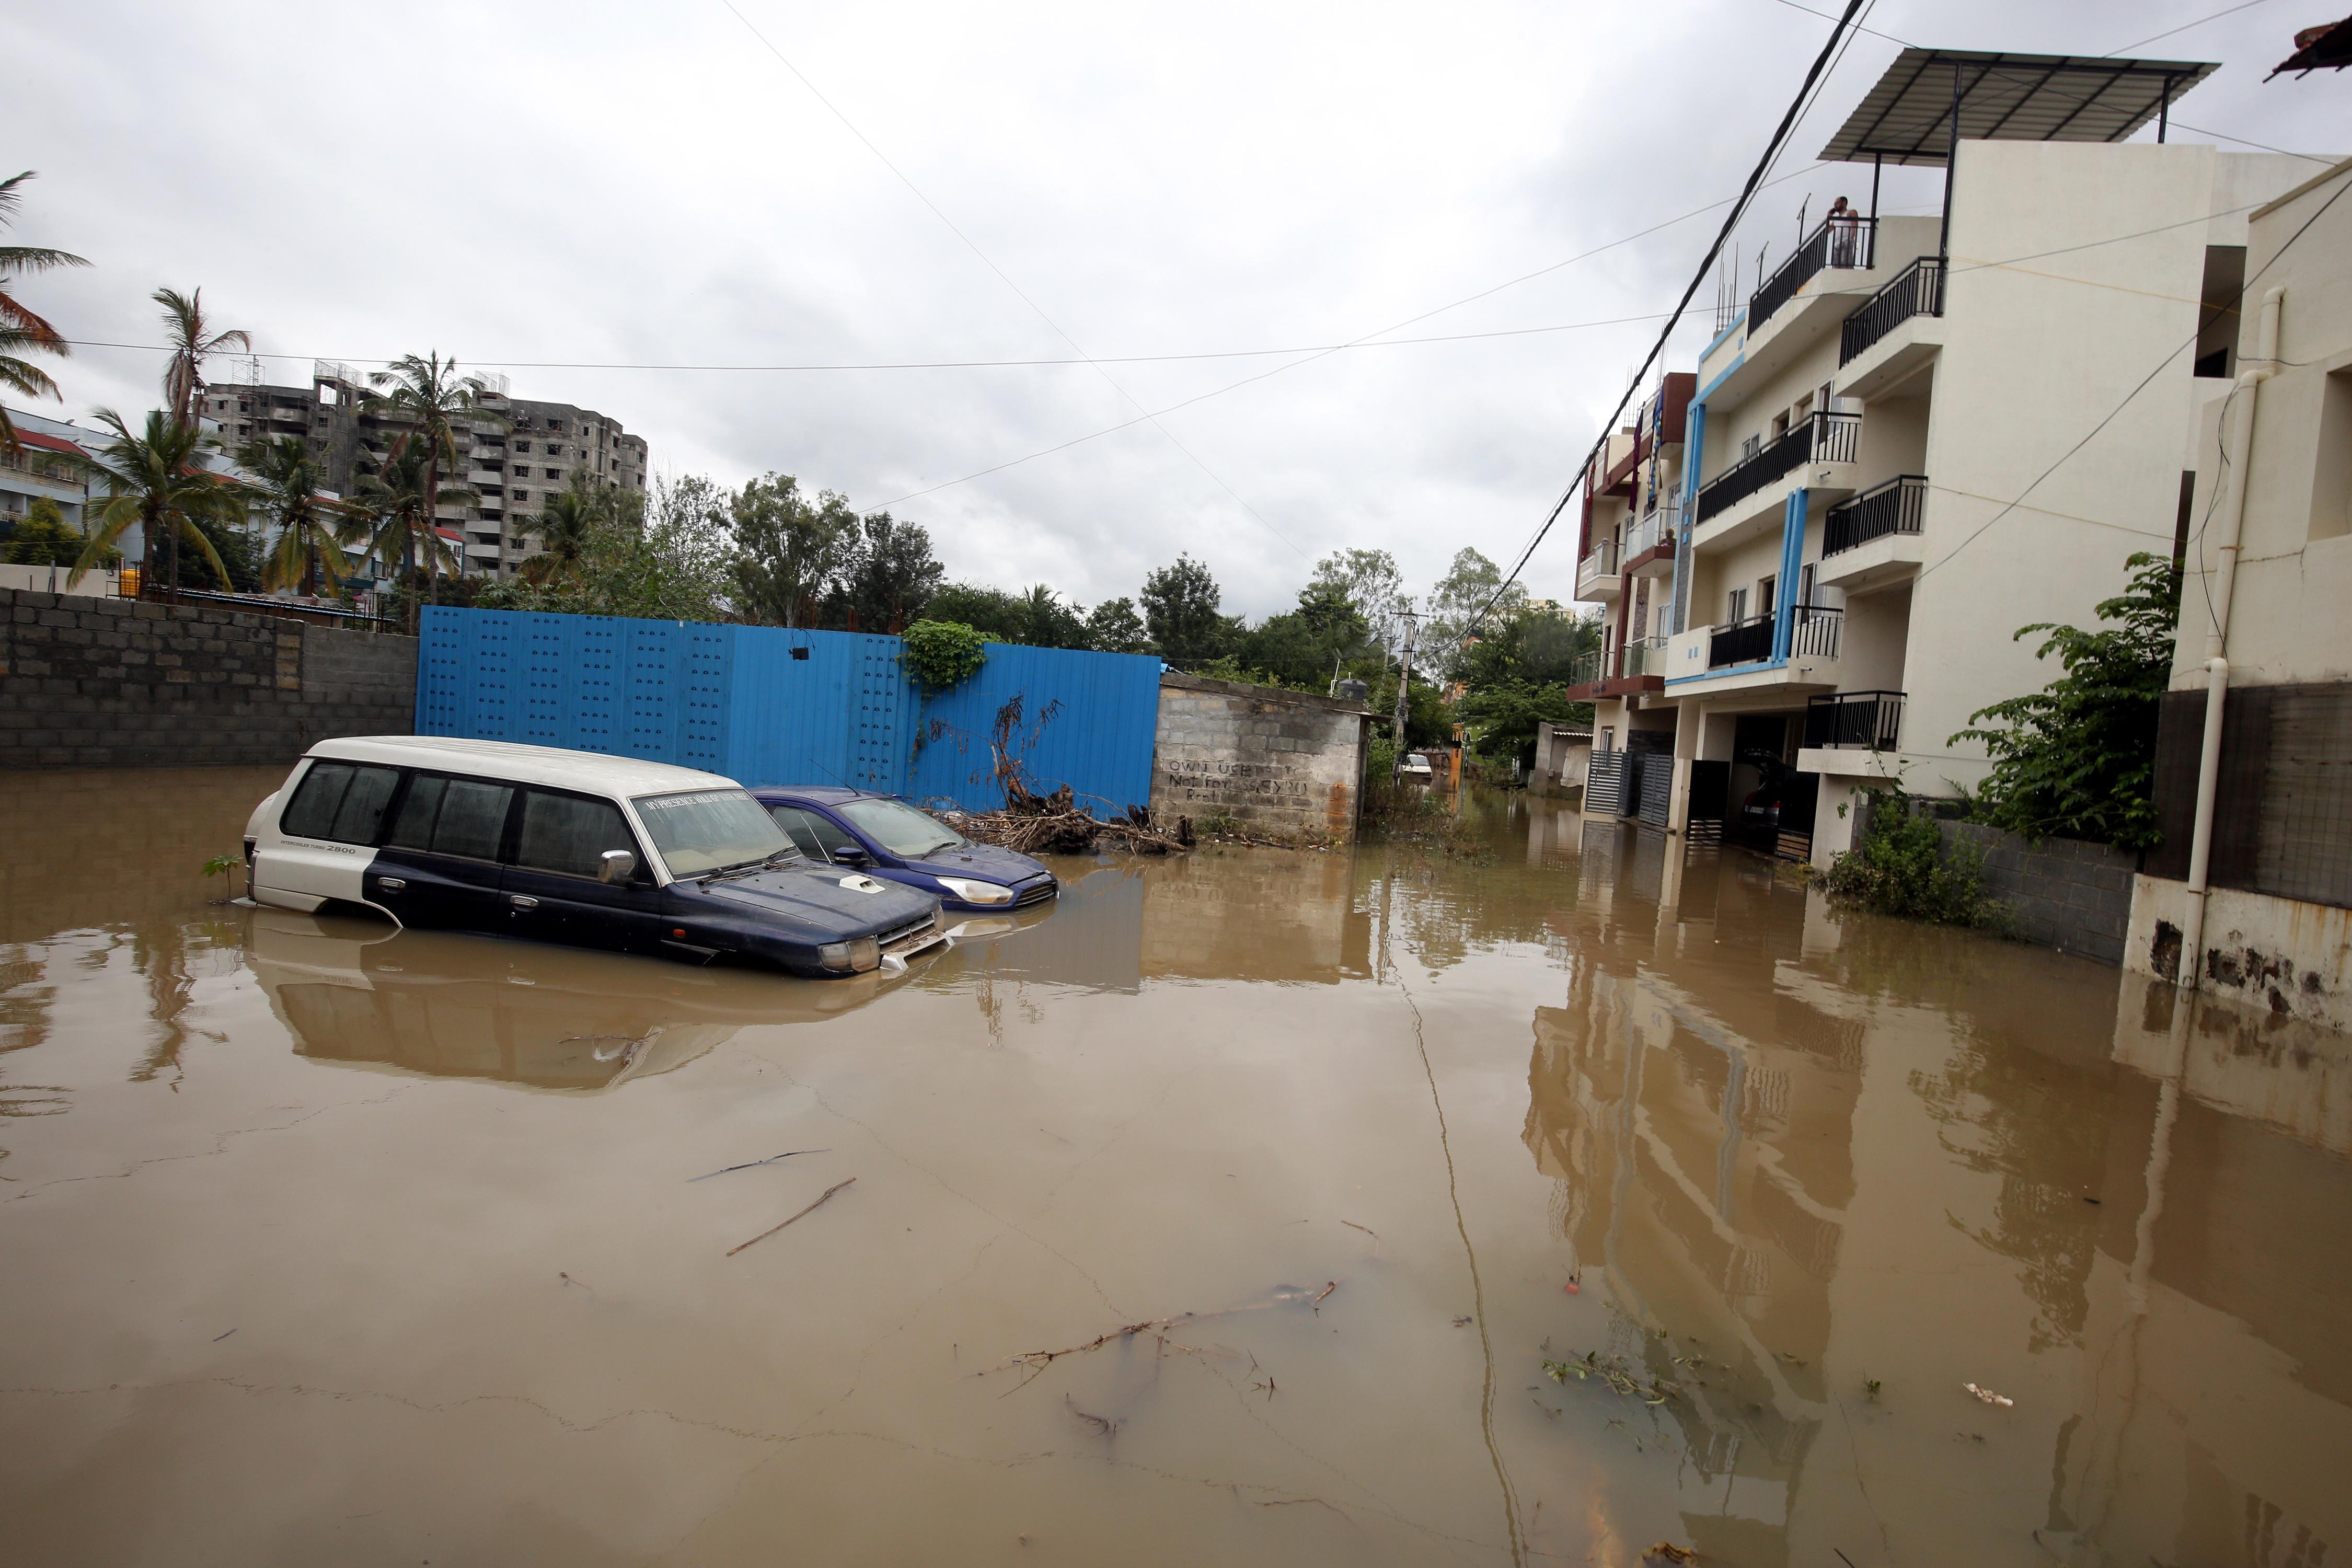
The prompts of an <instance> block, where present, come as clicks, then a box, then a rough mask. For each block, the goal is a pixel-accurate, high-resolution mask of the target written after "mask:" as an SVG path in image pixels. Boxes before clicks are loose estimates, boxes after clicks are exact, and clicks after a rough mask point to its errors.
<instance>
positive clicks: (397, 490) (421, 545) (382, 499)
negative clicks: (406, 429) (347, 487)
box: [352, 441, 480, 636]
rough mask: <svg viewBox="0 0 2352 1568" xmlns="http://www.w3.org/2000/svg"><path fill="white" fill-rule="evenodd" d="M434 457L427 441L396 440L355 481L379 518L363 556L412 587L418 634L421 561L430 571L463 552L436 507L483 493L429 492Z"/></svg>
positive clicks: (366, 506)
mask: <svg viewBox="0 0 2352 1568" xmlns="http://www.w3.org/2000/svg"><path fill="white" fill-rule="evenodd" d="M429 457H430V453H429V452H428V450H427V448H426V447H425V443H423V442H421V441H418V442H412V443H408V444H405V445H395V446H394V447H393V448H392V450H391V451H390V452H388V453H386V454H385V456H384V460H383V467H382V468H379V469H377V471H375V472H374V473H372V474H362V475H360V476H359V479H358V481H357V483H356V484H354V486H353V487H352V488H353V489H354V490H355V491H356V499H357V500H358V501H359V502H360V504H361V506H362V509H363V510H365V511H366V512H367V513H368V514H369V515H370V516H372V517H373V518H374V520H375V526H374V528H373V531H372V532H371V533H370V534H369V536H368V540H367V544H366V548H365V549H364V551H363V552H362V557H361V558H362V560H374V561H376V562H378V563H381V564H382V566H383V570H384V573H385V574H386V575H387V576H392V577H394V578H395V579H396V580H397V581H398V582H400V583H401V584H403V585H404V586H405V587H406V588H407V589H408V590H409V601H408V630H409V634H410V635H411V636H414V635H415V632H416V626H417V618H418V600H417V598H416V595H415V586H416V571H417V565H418V563H419V562H423V563H425V570H427V571H428V572H437V571H438V569H439V567H440V566H441V565H442V564H443V563H449V564H453V565H454V564H455V563H456V561H457V552H455V551H454V550H452V549H450V548H449V542H448V541H446V540H445V539H443V538H442V537H441V535H440V532H439V531H438V529H437V528H436V524H435V522H434V518H433V513H434V510H435V509H436V507H439V506H449V505H463V504H465V503H466V502H467V501H471V500H479V499H480V497H479V496H478V495H477V494H476V493H475V492H474V491H472V490H469V489H459V488H455V487H451V486H443V487H441V488H440V489H439V490H438V491H437V492H428V491H427V490H426V489H425V468H426V464H427V461H428V459H429ZM428 493H431V494H434V496H435V500H433V501H431V502H427V501H426V500H425V497H426V495H427V494H428Z"/></svg>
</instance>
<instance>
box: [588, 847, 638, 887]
mask: <svg viewBox="0 0 2352 1568" xmlns="http://www.w3.org/2000/svg"><path fill="white" fill-rule="evenodd" d="M636 874H637V858H636V857H635V855H633V854H631V853H630V852H629V851H628V850H626V849H607V850H605V851H604V853H603V854H602V855H599V856H597V857H596V879H597V880H598V881H600V882H626V881H627V880H628V879H630V878H632V877H634V876H635V875H636Z"/></svg>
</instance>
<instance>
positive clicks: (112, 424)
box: [68, 408, 245, 592]
mask: <svg viewBox="0 0 2352 1568" xmlns="http://www.w3.org/2000/svg"><path fill="white" fill-rule="evenodd" d="M98 421H99V423H100V425H101V426H105V428H106V429H107V431H108V432H109V433H110V439H109V440H108V441H107V442H106V444H105V445H104V446H102V447H100V448H99V449H98V450H97V451H95V452H93V453H92V454H91V460H92V462H93V463H94V464H95V466H96V468H97V469H98V472H99V474H100V478H101V479H103V480H104V482H105V486H106V500H105V502H104V503H103V504H102V505H100V507H99V509H98V521H97V523H96V526H94V527H93V528H92V529H91V530H90V533H89V540H88V541H87V542H85V543H84V544H83V546H82V551H81V554H80V555H79V557H78V558H77V559H76V560H75V562H74V568H73V576H72V577H71V578H70V579H68V581H70V582H74V583H79V582H80V581H81V578H82V574H84V573H85V572H88V571H89V569H90V568H91V567H93V566H96V565H98V564H100V563H101V562H102V561H103V560H104V559H105V557H106V556H107V555H108V554H109V553H110V552H112V551H113V550H114V548H115V545H116V543H117V542H119V541H120V540H121V538H122V536H123V534H125V533H127V532H128V531H130V530H131V527H132V526H133V525H134V524H135V525H137V526H138V527H139V528H140V530H141V531H142V533H143V534H144V536H145V538H146V540H147V548H148V552H149V554H150V556H151V558H152V554H153V552H154V551H155V548H156V546H157V544H158V543H160V542H163V541H165V540H169V541H170V542H171V543H172V549H171V550H170V551H169V553H168V559H169V560H170V562H171V563H172V577H171V585H172V588H173V591H174V592H177V591H178V589H179V586H180V577H179V566H180V550H179V547H180V546H181V545H183V544H191V545H194V547H195V549H196V553H197V556H198V558H199V559H201V560H202V561H203V562H204V563H205V564H206V565H208V566H209V567H211V569H212V570H213V571H214V572H215V573H216V574H218V575H219V578H220V582H221V585H222V586H224V587H227V586H231V585H232V584H233V581H234V580H233V579H232V578H231V577H230V576H229V570H228V565H227V563H226V562H224V561H223V560H222V559H221V554H220V551H219V549H218V548H217V547H216V545H215V542H214V540H213V538H212V536H211V535H210V533H208V532H207V531H206V528H205V525H206V524H210V525H212V527H214V528H218V529H223V530H233V529H234V528H235V527H236V524H237V523H239V522H241V521H243V520H244V513H245V502H244V498H243V497H242V496H241V495H240V494H239V493H238V487H237V486H236V483H235V482H234V481H232V480H231V479H228V477H227V476H226V475H224V474H215V473H213V472H211V471H209V470H207V469H206V468H205V467H204V459H205V458H207V457H209V456H211V455H212V454H213V453H214V452H215V451H216V450H218V447H217V446H216V445H215V442H214V441H213V440H212V438H211V437H207V436H205V435H203V434H202V433H201V432H200V431H198V429H197V428H196V427H195V426H194V425H183V424H180V423H178V422H177V421H173V420H168V419H166V418H164V417H163V413H162V412H161V411H160V410H156V411H151V412H150V413H149V414H148V416H147V425H146V428H145V429H144V430H143V431H142V432H139V433H136V434H134V433H133V432H132V431H131V427H130V426H127V425H125V424H124V423H123V422H122V416H121V415H120V414H117V413H116V412H114V410H112V409H111V408H101V409H100V410H99V411H98Z"/></svg>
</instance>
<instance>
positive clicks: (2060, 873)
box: [1936, 822, 2139, 964]
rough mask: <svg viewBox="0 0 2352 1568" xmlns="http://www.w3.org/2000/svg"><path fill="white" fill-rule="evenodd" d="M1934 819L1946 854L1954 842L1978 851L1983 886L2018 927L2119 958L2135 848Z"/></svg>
mask: <svg viewBox="0 0 2352 1568" xmlns="http://www.w3.org/2000/svg"><path fill="white" fill-rule="evenodd" d="M1936 826H1937V827H1939V828H1940V829H1942V831H1943V835H1944V850H1945V853H1946V854H1949V853H1950V852H1951V849H1952V847H1953V846H1954V845H1955V844H1958V843H1968V844H1973V845H1975V846H1976V847H1978V848H1979V849H1980V850H1982V851H1983V852H1984V884H1985V889H1986V890H1987V891H1988V892H1990V893H1991V894H1993V896H1995V897H1996V898H1999V899H2000V900H2002V901H2003V902H2005V903H2007V904H2008V905H2009V907H2010V908H2011V910H2015V911H2016V914H2017V924H2018V934H2020V935H2021V936H2022V937H2024V938H2025V939H2026V940H2027V941H2028V942H2033V943H2035V944H2037V945H2039V946H2042V947H2054V948H2056V949H2058V950H2059V951H2060V952H2076V953H2080V954H2082V955H2083V956H2084V957H2085V958H2095V959H2098V960H2099V961H2100V962H2102V963H2116V964H2120V963H2123V961H2124V938H2125V935H2126V932H2127V931H2129V930H2130V928H2131V908H2132V878H2133V875H2134V874H2135V872H2136V871H2137V869H2138V866H2139V857H2138V856H2137V855H2136V854H2134V853H2132V852H2131V851H2129V850H2124V849H2116V848H2112V847H2109V846H2107V845H2105V844H2085V843H2083V842H2082V841H2080V840H2078V839H2073V838H2045V839H2043V840H2042V842H2041V843H2039V844H2029V843H2027V842H2026V841H2025V840H2024V839H2022V838H2020V837H2018V836H2017V835H2016V834H2014V833H2004V832H2002V831H2001V830H2000V829H1999V828H1997V827H1986V826H1982V825H1980V824H1978V823H1972V822H1939V823H1937V825H1936Z"/></svg>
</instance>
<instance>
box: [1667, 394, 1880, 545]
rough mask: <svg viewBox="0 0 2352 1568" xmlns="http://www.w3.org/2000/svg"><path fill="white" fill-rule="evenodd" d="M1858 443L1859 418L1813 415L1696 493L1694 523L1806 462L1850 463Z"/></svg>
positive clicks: (1860, 423)
mask: <svg viewBox="0 0 2352 1568" xmlns="http://www.w3.org/2000/svg"><path fill="white" fill-rule="evenodd" d="M1861 443H1862V416H1861V415H1859V414H1832V413H1816V414H1814V415H1813V416H1811V418H1809V419H1807V420H1806V421H1805V422H1804V423H1803V424H1801V425H1799V426H1796V427H1795V428H1794V429H1792V430H1790V431H1789V432H1788V433H1787V434H1786V435H1784V436H1781V437H1778V438H1777V439H1775V440H1773V441H1772V442H1771V443H1770V444H1769V445H1768V446H1766V447H1762V448H1761V449H1759V451H1758V452H1757V453H1756V454H1755V455H1754V456H1753V457H1749V458H1741V459H1740V460H1739V461H1738V462H1737V463H1734V464H1733V465H1732V466H1731V467H1730V468H1726V469H1725V470H1724V471H1723V472H1722V473H1721V474H1718V475H1717V476H1716V479H1715V480H1714V482H1713V483H1711V484H1709V485H1707V486H1706V488H1705V489H1701V490H1700V491H1699V492H1698V510H1697V514H1696V521H1699V522H1701V523H1704V522H1706V521H1707V520H1708V519H1709V518H1711V517H1714V516H1715V515H1717V513H1718V512H1721V511H1722V510H1725V509H1726V508H1727V507H1730V506H1734V505H1736V504H1738V502H1740V501H1743V500H1747V499H1748V497H1749V496H1752V495H1754V494H1755V493H1756V492H1757V491H1759V490H1760V489H1763V488H1764V487H1765V486H1767V485H1769V484H1770V483H1772V482H1773V481H1774V480H1776V479H1785V478H1787V477H1788V476H1789V475H1790V474H1791V473H1793V472H1795V471H1796V470H1797V469H1799V468H1803V467H1804V466H1805V465H1806V464H1808V463H1851V462H1853V459H1854V454H1855V452H1856V451H1857V449H1858V448H1859V447H1860V446H1861Z"/></svg>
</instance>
